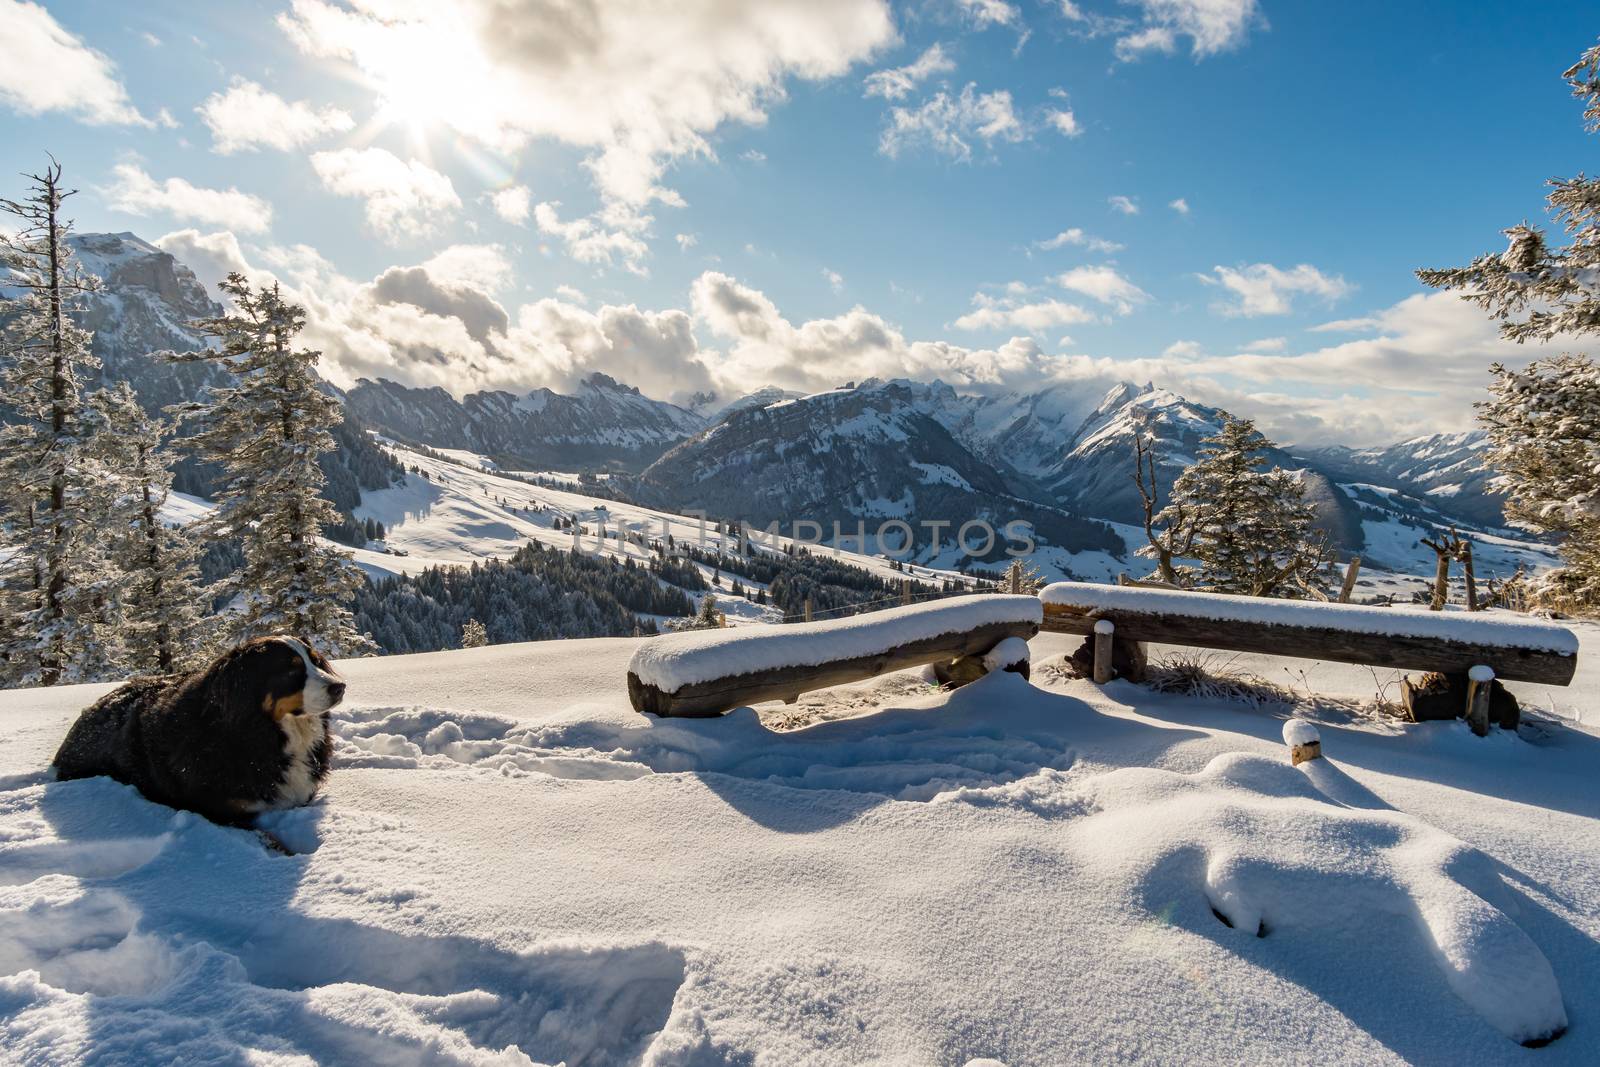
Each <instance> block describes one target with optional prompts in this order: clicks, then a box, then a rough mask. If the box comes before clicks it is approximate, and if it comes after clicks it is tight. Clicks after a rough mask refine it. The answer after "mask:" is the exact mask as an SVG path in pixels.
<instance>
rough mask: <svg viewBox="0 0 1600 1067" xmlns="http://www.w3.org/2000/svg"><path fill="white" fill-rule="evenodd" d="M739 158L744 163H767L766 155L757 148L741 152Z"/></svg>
mask: <svg viewBox="0 0 1600 1067" xmlns="http://www.w3.org/2000/svg"><path fill="white" fill-rule="evenodd" d="M739 158H740V159H742V160H744V161H745V162H746V163H765V162H766V161H767V154H766V153H765V152H763V151H761V149H759V148H747V149H745V150H744V151H743V152H740V153H739Z"/></svg>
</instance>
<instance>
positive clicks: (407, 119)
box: [352, 14, 496, 142]
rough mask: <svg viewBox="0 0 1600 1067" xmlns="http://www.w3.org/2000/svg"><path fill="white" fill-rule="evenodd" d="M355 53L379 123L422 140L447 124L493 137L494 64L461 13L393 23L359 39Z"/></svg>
mask: <svg viewBox="0 0 1600 1067" xmlns="http://www.w3.org/2000/svg"><path fill="white" fill-rule="evenodd" d="M352 58H354V60H355V62H356V65H357V66H359V67H360V68H361V70H362V72H363V74H364V75H365V78H364V80H365V81H366V82H367V83H368V84H369V86H370V88H371V89H372V91H373V93H374V95H375V96H376V97H377V101H378V111H377V115H376V116H375V121H376V122H377V123H379V124H381V125H385V126H391V127H399V128H401V129H404V130H406V131H407V132H408V133H409V134H410V135H411V137H412V139H413V140H414V141H419V142H425V141H426V139H427V135H428V134H429V133H431V132H437V131H439V130H445V129H451V130H455V131H457V132H459V133H463V134H467V135H470V136H473V137H476V138H478V139H480V140H486V141H492V140H493V138H494V134H495V133H496V130H495V128H494V127H495V122H494V120H493V118H492V117H491V116H492V115H493V114H494V112H495V100H496V96H495V93H494V87H493V85H492V84H491V82H492V74H491V72H492V70H493V65H492V63H491V62H490V60H489V59H488V57H486V56H484V55H483V53H482V50H481V49H480V48H479V47H478V45H477V43H476V41H475V40H474V38H473V34H472V32H471V30H470V28H469V27H467V26H465V25H463V24H462V22H461V21H460V19H459V17H452V16H449V15H445V14H441V15H439V16H434V17H429V18H426V19H423V20H418V21H413V22H406V23H401V24H391V25H389V26H386V27H384V29H383V32H380V33H373V34H370V35H368V36H367V37H366V38H365V39H364V40H362V41H361V42H360V43H359V44H357V45H356V47H355V48H354V49H353V57H352Z"/></svg>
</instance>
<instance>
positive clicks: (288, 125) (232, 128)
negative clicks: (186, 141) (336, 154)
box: [195, 78, 355, 155]
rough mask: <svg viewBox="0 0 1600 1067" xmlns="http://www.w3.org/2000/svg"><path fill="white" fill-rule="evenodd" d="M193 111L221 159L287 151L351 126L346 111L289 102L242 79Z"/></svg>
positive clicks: (215, 94) (351, 123)
mask: <svg viewBox="0 0 1600 1067" xmlns="http://www.w3.org/2000/svg"><path fill="white" fill-rule="evenodd" d="M195 111H196V112H198V113H199V115H200V118H201V119H202V120H203V121H204V122H205V124H206V126H207V127H209V128H210V130H211V147H212V148H213V149H214V150H216V151H218V152H220V153H222V154H223V155H229V154H231V153H234V152H254V151H255V150H256V149H258V148H263V147H265V148H276V149H277V150H278V151H280V152H287V151H289V150H290V149H293V148H299V147H300V146H301V145H305V144H310V143H311V142H312V141H315V140H316V139H317V138H319V137H321V136H323V135H324V134H329V133H344V132H345V131H346V130H349V129H351V128H352V127H353V126H354V125H355V120H354V119H352V118H351V117H350V115H349V113H348V112H346V111H341V110H339V109H338V108H336V107H325V108H322V109H320V110H319V109H317V108H315V107H313V106H312V105H310V104H308V103H306V102H305V101H304V100H296V101H294V102H292V103H291V102H290V101H288V100H285V99H284V98H283V97H281V96H279V95H278V94H276V93H273V92H269V91H268V90H266V89H263V88H262V87H261V86H260V85H257V84H256V83H255V82H253V81H250V80H248V79H246V78H234V79H233V84H232V85H230V86H229V87H228V90H227V92H223V93H212V94H211V95H210V96H208V97H206V99H205V102H204V103H202V104H201V105H200V106H199V107H197V108H195Z"/></svg>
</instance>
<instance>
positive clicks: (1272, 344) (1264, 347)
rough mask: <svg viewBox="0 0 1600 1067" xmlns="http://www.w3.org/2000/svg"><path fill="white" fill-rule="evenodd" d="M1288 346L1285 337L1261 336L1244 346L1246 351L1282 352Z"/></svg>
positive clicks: (1287, 340)
mask: <svg viewBox="0 0 1600 1067" xmlns="http://www.w3.org/2000/svg"><path fill="white" fill-rule="evenodd" d="M1288 347H1289V339H1288V338H1287V337H1263V338H1261V339H1260V340H1259V341H1251V342H1250V343H1249V344H1247V345H1245V346H1244V350H1245V351H1246V352H1282V351H1283V350H1284V349H1286V348H1288Z"/></svg>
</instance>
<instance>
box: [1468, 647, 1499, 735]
mask: <svg viewBox="0 0 1600 1067" xmlns="http://www.w3.org/2000/svg"><path fill="white" fill-rule="evenodd" d="M1493 692H1494V671H1493V670H1492V669H1491V668H1489V667H1485V666H1483V665H1482V664H1479V665H1478V666H1476V667H1474V668H1472V669H1471V670H1470V671H1468V672H1467V725H1468V726H1470V727H1472V732H1473V733H1475V734H1477V735H1478V736H1479V737H1483V736H1485V735H1486V734H1488V732H1489V697H1490V696H1491V695H1492V694H1493Z"/></svg>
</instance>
